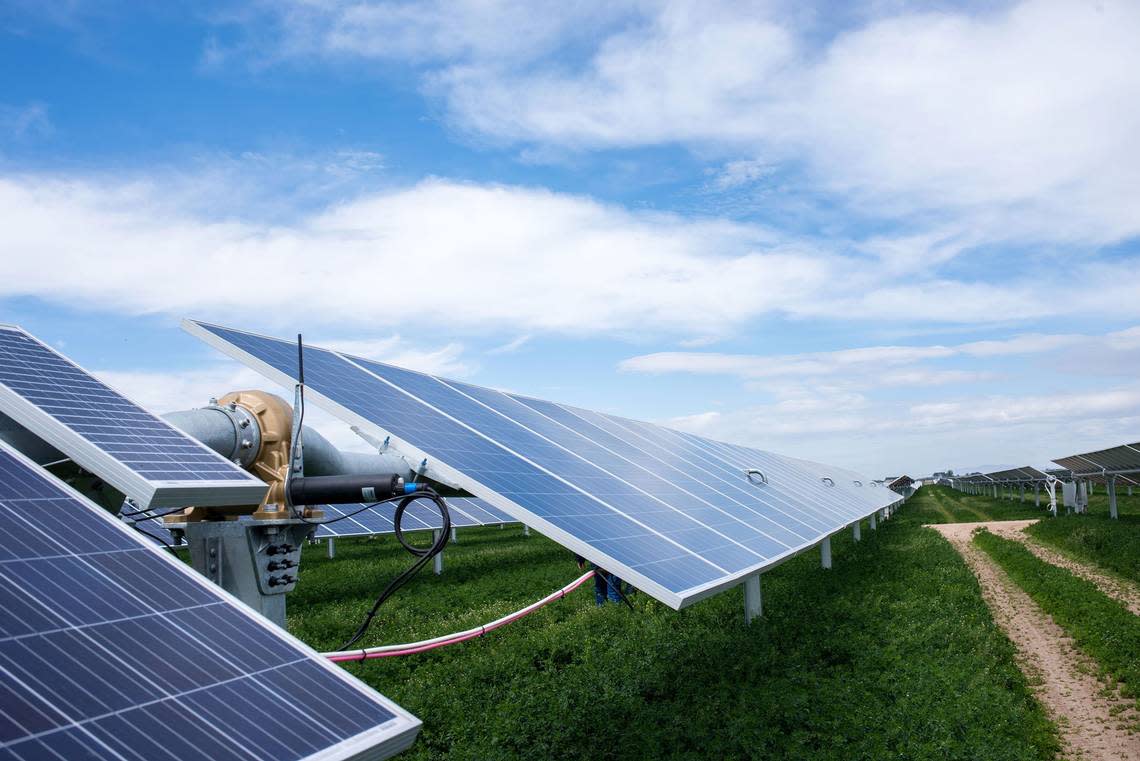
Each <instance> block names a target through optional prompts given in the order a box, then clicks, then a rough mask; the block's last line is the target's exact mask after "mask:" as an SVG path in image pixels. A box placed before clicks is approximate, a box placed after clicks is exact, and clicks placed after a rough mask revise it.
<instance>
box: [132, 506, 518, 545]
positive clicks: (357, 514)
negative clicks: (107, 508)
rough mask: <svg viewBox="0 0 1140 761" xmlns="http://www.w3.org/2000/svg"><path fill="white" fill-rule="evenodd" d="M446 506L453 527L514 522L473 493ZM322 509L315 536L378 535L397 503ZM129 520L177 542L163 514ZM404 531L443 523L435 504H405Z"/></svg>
mask: <svg viewBox="0 0 1140 761" xmlns="http://www.w3.org/2000/svg"><path fill="white" fill-rule="evenodd" d="M447 507H448V511H449V513H450V515H451V525H452V526H453V527H455V528H471V527H473V526H500V525H504V524H507V523H515V522H516V521H515V520H514V518H511V517H510V516H509V515H507V514H506V513H504V512H502V511H501V510H499V509H498V508H496V507H495V506H494V505H491V504H490V503H488V502H486V501H484V500H481V499H474V498H472V497H448V498H447ZM317 508H318V509H320V510H322V511H323V512H324V518H322V519H320V520H321V521H323V522H322V523H321V524H320V525H319V526H317V530H316V533H315V537H316V538H318V539H326V538H328V537H335V536H342V537H349V536H379V535H383V534H392V533H395V531H396V527H395V524H394V522H393V521H394V520H395V513H396V505H395V503H392V502H384V503H381V504H378V505H367V504H355V505H353V504H348V505H317ZM126 522H127V523H128V524H133V525H134V526H137V527H138V529H139V530H140V531H141V532H142V533H143V534H145V535H147V536H150V537H151V538H153V539H158V540H160V541H161V542H165V543H167V544H172V545H176V544H178V543H179V540H177V539H175V538H174V536H173V535H172V534H171V532H170V531H169V530H168V529H167V528H166V525H165V523H164V522H163V520H162V518H143V519H141V520H136V521H132V520H129V519H128V520H127V521H126ZM400 525H401V527H402V528H403V530H404V531H429V530H434V529H439V528H442V527H443V518H442V517H441V516H440V514H439V511H438V510H436V508H435V507H434V505H431V504H429V503H427V502H426V501H424V500H416V501H414V502H412V503H411V504H409V505H408V507H407V509H406V510H405V511H404V516H403V518H402V519H401V524H400Z"/></svg>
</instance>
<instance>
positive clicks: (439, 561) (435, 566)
mask: <svg viewBox="0 0 1140 761" xmlns="http://www.w3.org/2000/svg"><path fill="white" fill-rule="evenodd" d="M439 531H440V530H439V529H435V530H434V531H432V532H431V539H432V543H433V544H434V543H435V542H438V541H439ZM432 570H433V571H435V575H436V576H439V575H440V574H441V573H443V553H442V552H440V553H438V554H437V555H436V556H435V557H434V558H432Z"/></svg>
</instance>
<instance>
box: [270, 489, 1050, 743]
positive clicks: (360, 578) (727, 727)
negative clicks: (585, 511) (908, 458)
mask: <svg viewBox="0 0 1140 761" xmlns="http://www.w3.org/2000/svg"><path fill="white" fill-rule="evenodd" d="M945 491H948V490H940V489H937V488H929V487H928V488H924V489H922V490H921V491H920V492H919V493H918V494H917V495H916V496H915V497H914V498H912V499H911V501H910V502H909V503H908V504H907V505H906V506H905V507H904V508H903V509H902V510H901V511H900V512H899V513H898V515H897V516H896V517H895V518H893V519H891V520H890V521H887V522H885V523H884V524H882V525H881V526H880V528H879V530H878V531H871V530H870V528H869V526H868V524H867V522H866V521H864V523H863V527H862V528H863V532H862V533H863V541H862V542H860V543H855V542H853V541H852V537H851V532H850V530H847V531H844V532H841V533H840V534H838V535H836V536H835V537H834V538H833V539H832V545H833V555H834V568H833V569H832V570H830V571H825V570H823V569H821V568H820V567H819V553H818V550H814V549H813V550H810V551H808V552H807V553H805V554H803V555H801V556H799V557H797V558H794V559H792V560H791V561H789V562H787V563H785V564H783V565H781V566H779V567H778V568H776V569H774V570H772V571H770V572H768V573H766V574H764V576H763V595H764V617H763V618H762V619H760V620H758V621H755V622H754V623H753V624H752V625H751V626H746V625H745V624H744V621H743V594H742V592H741V591H740V590H739V589H737V590H734V591H730V592H726V593H723V594H720V595H717V596H715V597H712V598H710V599H708V600H705V601H703V602H701V603H698V604H696V605H693V606H692V607H690V608H687V609H685V610H682V611H679V612H678V611H673V610H670V609H668V608H666V607H665V606H663V605H661V604H659V603H657V602H655V601H654V600H652V599H649V598H648V597H647V596H646V595H644V594H638V595H635V596H634V597H633V605H634V608H635V610H634V611H630V610H629V609H627V608H625V607H624V606H620V607H619V606H615V605H607V606H605V607H603V608H596V607H595V606H594V601H593V592H592V589H591V588H590V585H587V586H586V587H585V588H582V589H580V590H579V591H577V592H575V593H573V594H572V595H571V596H569V597H567V598H566V599H564V600H561V601H559V602H556V603H553V604H552V605H550V606H548V607H546V608H544V609H542V610H541V611H539V612H538V613H536V614H534V615H532V616H530V617H528V618H526V619H523V620H522V621H519V622H517V623H514V624H512V625H510V626H508V627H505V628H504V629H500V630H498V631H496V632H494V633H492V634H490V635H488V636H486V637H484V638H480V639H476V640H472V641H470V642H467V643H464V644H461V645H457V646H454V647H450V648H444V649H440V650H434V651H431V652H429V653H424V654H421V655H415V656H408V657H402V658H387V659H378V660H373V661H368V662H364V663H354V664H349V665H347V666H346V668H347V669H348V670H349V671H351V672H352V673H354V674H356V675H358V676H359V677H360V678H362V679H363V680H365V681H366V682H368V683H369V684H371V685H372V686H374V687H376V688H377V689H378V690H380V691H381V692H383V693H384V694H386V695H388V696H389V697H391V698H392V699H394V700H396V701H397V702H398V703H400V704H401V705H403V706H405V707H406V708H408V709H409V710H411V711H412V712H413V713H415V714H416V715H417V716H419V717H420V718H421V719H423V721H424V729H423V731H422V733H421V735H420V739H419V740H418V742H417V743H416V744H415V746H414V747H413V748H412V749H411V750H410V751H408V752H407V754H406V756H404V757H406V758H408V759H438V758H449V759H497V758H542V759H545V758H558V759H618V758H647V757H648V758H670V759H672V758H681V759H689V758H691V759H704V758H813V759H852V758H866V759H877V758H884V759H886V758H908V759H923V758H938V759H1010V760H1011V761H1012V760H1013V759H1018V760H1019V761H1020V760H1022V759H1046V758H1053V757H1054V756H1055V754H1056V753H1057V751H1058V742H1057V737H1056V733H1055V728H1054V727H1053V725H1052V724H1051V723H1050V722H1049V721H1048V719H1047V718H1046V717H1045V715H1044V713H1043V712H1042V710H1041V708H1040V706H1039V705H1038V704H1037V702H1036V701H1035V700H1034V699H1033V697H1032V695H1031V693H1030V691H1029V688H1028V687H1027V685H1026V680H1025V678H1024V676H1023V675H1022V673H1021V672H1020V671H1019V670H1018V668H1017V666H1016V664H1015V662H1014V650H1013V646H1012V645H1011V644H1010V643H1009V641H1008V640H1007V639H1006V638H1005V637H1004V636H1003V635H1002V633H1001V632H1000V630H999V629H997V627H996V626H995V625H994V623H993V620H992V619H991V617H990V614H989V611H988V610H987V608H986V605H985V603H984V602H983V600H982V597H981V592H980V589H979V587H978V584H977V582H976V580H975V579H974V577H973V575H972V574H971V573H970V571H969V570H968V569H967V568H966V566H965V564H964V563H963V561H962V560H961V558H960V557H959V556H958V554H957V552H955V551H954V549H953V548H952V547H951V546H950V545H949V544H948V543H947V542H945V541H944V540H943V539H941V538H940V537H939V536H937V535H936V534H935V533H934V532H932V531H929V530H926V529H923V528H921V526H920V524H921V523H922V522H924V521H925V520H926V519H925V518H922V519H919V518H918V517H917V516H920V515H921V516H926V515H928V514H932V513H938V512H939V510H940V509H946V510H951V509H952V508H950V507H949V506H947V505H946V504H944V502H945V500H944V499H941V498H942V497H943V496H944V495H942V492H945ZM952 514H953V513H952ZM970 519H971V520H976V518H974V517H971V518H970ZM423 541H424V542H426V539H424V540H423ZM336 549H337V553H336V558H335V559H331V560H330V559H328V558H326V557H325V553H324V547H323V546H315V547H308V548H306V556H305V562H304V564H303V565H302V574H301V583H300V585H299V586H298V587H297V590H296V591H295V592H294V593H292V594H291V595H290V599H289V621H288V624H289V628H290V630H291V631H292V632H293V633H294V634H296V635H298V636H299V637H301V639H303V640H305V641H306V642H308V643H310V644H311V645H313V646H314V647H316V648H317V649H319V650H329V649H335V648H337V647H338V646H339V645H340V644H341V642H342V641H343V640H344V639H345V638H347V637H348V636H349V635H350V634H351V633H352V632H353V631H354V630H355V628H356V626H357V624H358V623H359V621H360V620H361V618H362V617H363V616H364V614H365V612H366V611H367V609H368V608H369V607H370V605H371V603H372V600H373V598H374V596H375V595H376V594H377V593H378V592H379V590H380V588H381V587H382V586H383V585H384V584H385V583H386V582H387V581H388V580H389V579H391V578H392V577H393V576H394V575H395V574H396V573H398V572H399V571H400V570H402V569H403V568H404V567H405V566H406V565H407V564H408V563H409V562H410V556H408V555H407V554H406V553H404V552H403V551H402V550H401V549H400V548H399V547H398V546H397V544H396V543H395V541H394V540H393V539H392V538H391V537H385V538H381V539H354V540H345V539H341V540H338V541H337V547H336ZM577 574H578V570H577V568H576V567H575V565H574V562H573V558H572V557H571V555H570V553H569V552H567V551H566V550H564V549H561V548H560V547H558V546H557V545H556V544H554V543H553V542H551V541H549V540H547V539H545V538H543V537H542V536H539V535H538V534H537V533H533V532H532V535H531V536H530V537H524V536H523V535H522V529H521V528H520V527H517V526H510V527H507V528H506V529H503V530H500V529H498V528H494V527H489V528H480V529H467V530H461V531H460V540H459V543H458V544H452V545H449V546H448V548H447V550H446V552H445V561H444V573H443V575H442V576H438V577H437V576H434V575H433V574H432V573H431V572H430V567H429V569H427V570H425V571H424V572H422V573H421V574H420V576H419V577H417V578H416V579H415V580H414V581H412V582H411V583H410V584H409V585H408V586H407V587H405V588H404V589H403V590H402V591H401V592H400V593H399V594H398V595H397V596H396V597H395V598H393V599H392V600H391V601H389V602H388V603H387V604H386V605H385V606H384V608H382V610H381V613H380V615H379V616H378V618H377V621H376V623H375V624H374V627H373V630H372V631H371V632H370V633H369V635H368V638H367V643H366V644H370V645H376V644H388V643H398V642H408V641H412V640H418V639H424V638H428V637H434V636H438V635H441V634H445V633H448V632H452V631H457V630H460V629H465V628H468V627H472V626H476V625H478V624H480V623H483V622H485V621H489V620H491V619H493V618H496V617H498V616H500V615H503V614H505V613H507V612H510V611H512V610H515V609H517V608H520V607H522V606H523V605H526V604H528V603H530V602H532V601H534V600H536V599H538V598H539V597H541V596H543V595H545V594H547V593H549V592H550V591H552V590H553V589H556V588H558V587H560V586H562V585H564V584H565V583H567V582H568V581H570V580H571V579H573V578H574V577H575V576H576V575H577Z"/></svg>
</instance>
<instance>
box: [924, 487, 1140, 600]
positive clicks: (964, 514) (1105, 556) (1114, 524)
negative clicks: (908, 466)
mask: <svg viewBox="0 0 1140 761" xmlns="http://www.w3.org/2000/svg"><path fill="white" fill-rule="evenodd" d="M924 492H926V490H925V489H924ZM930 496H931V497H933V499H932V500H931V501H932V502H933V504H934V505H937V506H938V507H936V508H935V512H934V514H930V515H928V516H927V518H928V520H926V522H927V523H942V522H944V521H943V519H944V518H945V517H946V515H951V516H955V518H956V520H966V521H973V520H1017V519H1019V518H1044V517H1046V512H1045V511H1044V508H1043V507H1042V508H1037V507H1034V506H1033V501H1032V493H1029V494H1027V496H1026V499H1027V501H1026V502H1025V503H1024V504H1022V503H1021V502H1020V501H1013V502H1010V501H1009V500H995V499H993V498H992V497H982V496H977V495H970V494H963V493H961V492H954V491H951V490H949V489H937V490H936V491H934V492H932V493H931V494H930ZM1058 499H1060V495H1058ZM1116 502H1117V510H1118V511H1119V514H1120V517H1119V518H1118V519H1116V520H1113V519H1111V518H1109V517H1108V496H1107V495H1106V494H1105V490H1104V487H1103V486H1101V487H1099V490H1098V491H1096V492H1095V493H1094V494H1092V496H1090V497H1089V509H1088V513H1086V514H1084V515H1078V514H1072V515H1066V514H1065V508H1064V507H1061V506H1058V512H1059V515H1058V517H1057V518H1056V519H1052V518H1050V519H1049V520H1041V521H1039V522H1038V523H1036V524H1034V525H1032V526H1030V527H1029V528H1028V529H1026V531H1027V533H1028V534H1029V535H1030V536H1031V537H1033V538H1034V539H1036V540H1038V541H1040V542H1042V543H1044V544H1046V545H1049V546H1050V547H1052V548H1054V549H1056V550H1058V551H1060V552H1061V553H1062V554H1064V555H1067V556H1069V557H1071V558H1073V559H1075V560H1079V561H1083V562H1086V563H1092V564H1094V565H1096V566H1098V567H1100V568H1101V569H1103V570H1106V571H1108V572H1110V573H1113V574H1116V575H1118V576H1121V577H1123V578H1125V579H1129V580H1131V581H1133V582H1138V583H1140V489H1137V490H1136V493H1135V494H1133V495H1129V494H1128V493H1127V491H1126V490H1125V488H1124V487H1120V488H1118V493H1117V496H1116ZM1041 503H1042V505H1043V506H1044V505H1047V504H1048V501H1047V498H1046V496H1045V494H1044V491H1043V492H1042V499H1041ZM907 514H908V516H910V515H915V514H916V513H915V512H911V511H908V513H907ZM974 514H978V515H982V514H984V515H987V516H989V517H986V518H980V517H970V516H972V515H974Z"/></svg>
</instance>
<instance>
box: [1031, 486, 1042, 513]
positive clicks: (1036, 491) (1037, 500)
mask: <svg viewBox="0 0 1140 761" xmlns="http://www.w3.org/2000/svg"><path fill="white" fill-rule="evenodd" d="M1033 506H1034V507H1041V484H1040V483H1036V484H1033Z"/></svg>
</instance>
